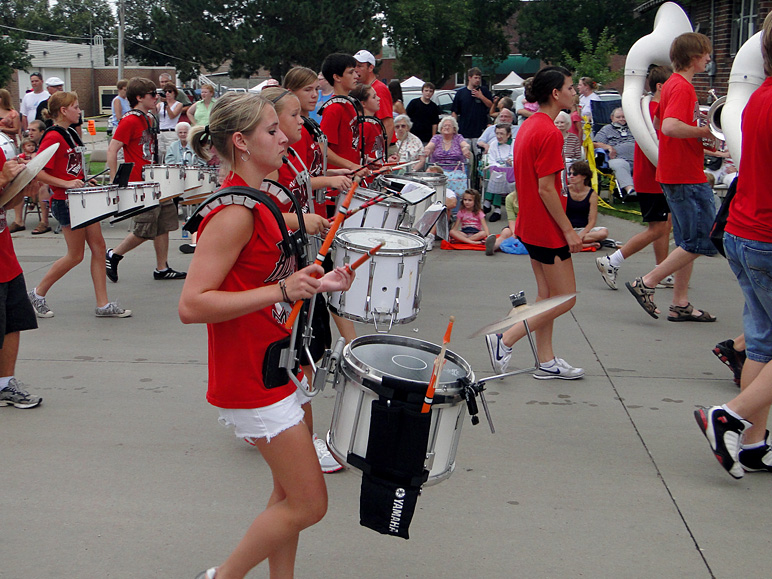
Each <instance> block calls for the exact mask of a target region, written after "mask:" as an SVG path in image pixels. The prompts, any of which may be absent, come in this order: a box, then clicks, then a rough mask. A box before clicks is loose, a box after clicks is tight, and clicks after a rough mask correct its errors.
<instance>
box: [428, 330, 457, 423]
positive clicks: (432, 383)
mask: <svg viewBox="0 0 772 579" xmlns="http://www.w3.org/2000/svg"><path fill="white" fill-rule="evenodd" d="M455 321H456V317H455V316H450V321H449V322H448V329H447V330H445V336H444V337H443V338H442V348H440V353H439V354H438V355H437V359H436V360H435V361H434V367H433V368H432V377H431V378H430V379H429V387H428V388H427V389H426V396H425V397H424V405H423V407H422V408H421V414H426V413H428V412H429V411H430V410H431V409H432V402H433V401H434V390H435V388H436V387H437V382H438V381H439V379H440V374H441V373H442V367H443V366H444V365H445V352H446V351H447V349H448V343H449V342H450V333H451V332H452V331H453V323H454V322H455Z"/></svg>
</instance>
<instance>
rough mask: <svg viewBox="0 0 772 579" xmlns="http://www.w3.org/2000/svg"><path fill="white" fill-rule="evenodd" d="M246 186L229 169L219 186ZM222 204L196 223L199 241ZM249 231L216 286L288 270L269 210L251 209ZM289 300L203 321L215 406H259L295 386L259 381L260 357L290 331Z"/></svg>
mask: <svg viewBox="0 0 772 579" xmlns="http://www.w3.org/2000/svg"><path fill="white" fill-rule="evenodd" d="M231 185H241V186H246V183H245V182H244V180H243V179H241V178H240V177H239V176H237V175H233V174H231V175H229V176H228V178H227V179H226V180H225V182H224V183H223V187H228V186H231ZM225 207H226V206H220V207H217V208H215V209H214V210H212V212H211V213H209V214H208V215H207V216H206V217H205V218H204V220H203V221H202V222H201V225H200V227H199V229H198V235H199V243H200V242H201V240H202V239H206V226H207V225H208V224H209V221H210V220H211V219H212V217H214V216H215V215H217V214H218V213H219V212H220V211H222V210H223V209H224V208H225ZM252 214H253V216H254V231H253V233H252V237H251V238H250V240H249V242H248V243H247V245H246V246H244V249H242V251H241V253H240V254H239V257H238V259H237V260H236V263H234V264H233V267H232V268H231V270H230V271H229V272H228V274H227V275H226V276H225V279H224V280H223V282H222V284H221V285H220V287H219V288H218V290H220V291H231V292H237V291H245V290H249V289H253V288H259V287H265V286H270V285H273V284H275V283H277V282H278V281H279V280H280V279H284V278H286V277H288V276H289V275H290V274H292V273H293V272H294V271H295V269H296V264H295V260H294V259H290V260H287V259H285V258H284V257H283V256H282V254H281V250H280V249H279V247H278V242H279V240H280V239H281V231H280V230H279V225H278V224H277V223H276V220H275V219H274V217H273V215H272V214H271V212H270V211H269V210H268V209H266V208H265V206H263V205H261V204H258V205H256V206H255V208H254V209H253V210H252ZM290 310H291V308H290V305H289V304H286V303H283V302H280V303H276V304H273V305H271V306H268V307H266V308H263V309H262V310H259V311H256V312H252V313H250V314H244V315H243V316H240V317H238V318H235V319H233V320H228V321H227V322H218V323H216V324H207V333H208V336H209V384H208V391H207V395H206V398H207V400H208V401H209V403H210V404H212V405H213V406H217V407H219V408H262V407H265V406H270V405H271V404H275V403H276V402H279V401H280V400H283V399H284V398H286V397H287V396H289V395H291V394H292V393H293V392H295V385H294V384H293V383H292V382H290V380H289V379H287V384H286V385H284V386H279V387H278V388H271V389H267V388H265V386H264V385H263V358H264V356H265V352H266V348H267V347H268V346H269V345H270V344H271V343H273V342H275V341H277V340H281V339H282V338H284V337H286V336H289V334H290V332H289V331H288V330H287V329H285V328H284V323H285V322H286V321H287V318H288V317H289V313H290Z"/></svg>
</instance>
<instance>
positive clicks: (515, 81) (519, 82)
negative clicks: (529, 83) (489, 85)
mask: <svg viewBox="0 0 772 579" xmlns="http://www.w3.org/2000/svg"><path fill="white" fill-rule="evenodd" d="M523 82H524V81H523V79H522V78H521V77H520V75H519V74H517V73H516V72H515V71H514V70H513V71H512V72H510V73H509V75H507V78H505V79H504V80H502V81H501V82H500V83H498V84H494V85H493V90H511V89H513V88H517V87H519V86H523Z"/></svg>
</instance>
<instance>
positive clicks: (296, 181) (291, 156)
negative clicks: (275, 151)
mask: <svg viewBox="0 0 772 579" xmlns="http://www.w3.org/2000/svg"><path fill="white" fill-rule="evenodd" d="M286 157H287V160H288V161H289V162H290V164H291V165H292V167H290V166H289V165H288V164H287V163H282V165H281V167H280V168H279V178H278V179H277V181H278V182H279V183H281V184H282V185H284V186H285V187H286V188H287V189H289V190H290V193H292V194H293V195H294V196H295V198H296V199H297V200H298V203H300V207H301V208H302V209H303V213H308V195H309V193H310V192H311V182H310V176H309V174H308V170H307V169H306V166H305V164H304V163H303V161H302V159H301V158H300V155H298V154H297V153H296V152H295V151H294V150H293V149H292V147H289V149H288V151H287V155H286ZM293 167H294V169H293ZM276 201H277V203H276V204H277V205H278V206H279V209H281V212H282V213H294V212H295V206H294V205H293V204H292V201H290V200H289V199H288V198H287V197H286V195H285V194H284V193H282V197H281V198H277V199H276Z"/></svg>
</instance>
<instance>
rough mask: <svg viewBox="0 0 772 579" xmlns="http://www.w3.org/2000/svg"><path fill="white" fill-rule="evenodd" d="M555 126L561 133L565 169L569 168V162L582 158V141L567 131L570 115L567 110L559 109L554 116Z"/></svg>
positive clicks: (569, 126) (569, 124) (569, 125)
mask: <svg viewBox="0 0 772 579" xmlns="http://www.w3.org/2000/svg"><path fill="white" fill-rule="evenodd" d="M555 126H556V127H557V128H558V130H559V131H560V132H561V133H563V158H564V159H565V160H566V170H568V169H570V168H571V163H572V162H573V161H577V160H579V159H581V158H582V143H581V141H580V140H579V137H577V136H576V135H575V134H573V133H572V132H570V131H569V129H570V128H571V117H570V116H569V114H568V113H567V112H564V111H560V112H559V113H558V116H557V117H555Z"/></svg>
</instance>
